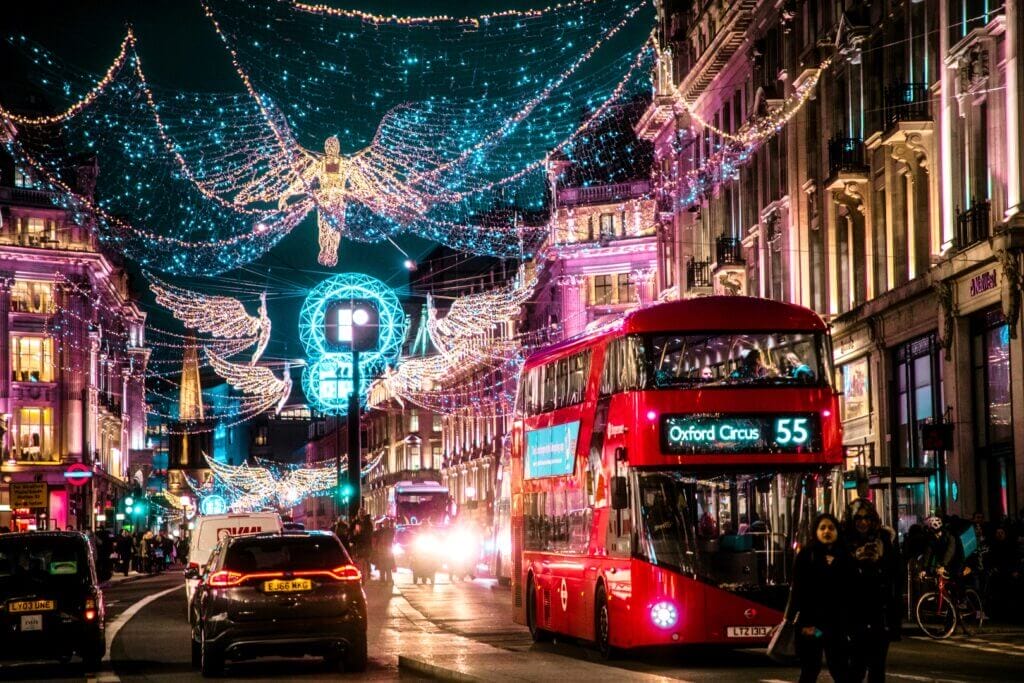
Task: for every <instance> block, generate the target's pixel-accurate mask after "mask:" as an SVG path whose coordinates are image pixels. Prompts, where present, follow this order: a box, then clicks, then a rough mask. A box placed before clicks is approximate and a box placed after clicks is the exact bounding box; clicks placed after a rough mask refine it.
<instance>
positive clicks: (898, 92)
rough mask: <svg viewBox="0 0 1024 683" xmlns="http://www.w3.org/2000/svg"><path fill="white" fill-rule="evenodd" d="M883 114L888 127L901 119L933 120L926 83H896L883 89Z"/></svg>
mask: <svg viewBox="0 0 1024 683" xmlns="http://www.w3.org/2000/svg"><path fill="white" fill-rule="evenodd" d="M882 102H883V107H882V116H883V118H884V120H885V125H886V127H887V128H888V127H892V126H895V125H896V124H897V123H899V122H900V121H931V120H932V115H931V101H930V98H929V92H928V84H926V83H894V84H892V85H890V86H889V87H887V88H885V90H884V91H883V98H882Z"/></svg>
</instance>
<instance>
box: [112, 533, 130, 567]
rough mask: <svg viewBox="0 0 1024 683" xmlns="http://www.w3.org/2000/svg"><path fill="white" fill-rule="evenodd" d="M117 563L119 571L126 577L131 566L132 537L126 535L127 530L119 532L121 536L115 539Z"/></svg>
mask: <svg viewBox="0 0 1024 683" xmlns="http://www.w3.org/2000/svg"><path fill="white" fill-rule="evenodd" d="M116 546H117V561H118V562H119V563H120V565H121V567H120V568H121V571H122V572H124V575H125V576H128V570H129V569H131V566H132V535H131V534H130V533H128V531H127V529H122V530H121V535H120V536H118V537H117V543H116Z"/></svg>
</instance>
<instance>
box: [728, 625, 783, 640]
mask: <svg viewBox="0 0 1024 683" xmlns="http://www.w3.org/2000/svg"><path fill="white" fill-rule="evenodd" d="M771 632H772V627H771V626H727V627H726V629H725V636H726V637H727V638H767V637H768V635H769V634H770V633H771Z"/></svg>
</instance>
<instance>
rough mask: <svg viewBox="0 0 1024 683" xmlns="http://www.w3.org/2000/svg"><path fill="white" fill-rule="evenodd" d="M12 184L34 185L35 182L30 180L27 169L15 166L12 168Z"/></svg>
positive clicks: (17, 185)
mask: <svg viewBox="0 0 1024 683" xmlns="http://www.w3.org/2000/svg"><path fill="white" fill-rule="evenodd" d="M14 186H15V187H34V186H35V183H34V182H33V181H32V174H31V173H29V171H28V170H26V169H24V168H20V167H17V166H16V167H15V168H14Z"/></svg>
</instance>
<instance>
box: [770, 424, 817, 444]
mask: <svg viewBox="0 0 1024 683" xmlns="http://www.w3.org/2000/svg"><path fill="white" fill-rule="evenodd" d="M810 436H811V435H810V432H808V431H807V418H806V417H792V418H790V417H784V418H779V419H778V420H776V421H775V443H777V444H779V445H780V446H789V445H795V446H799V445H801V444H805V443H807V439H809V438H810Z"/></svg>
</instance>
